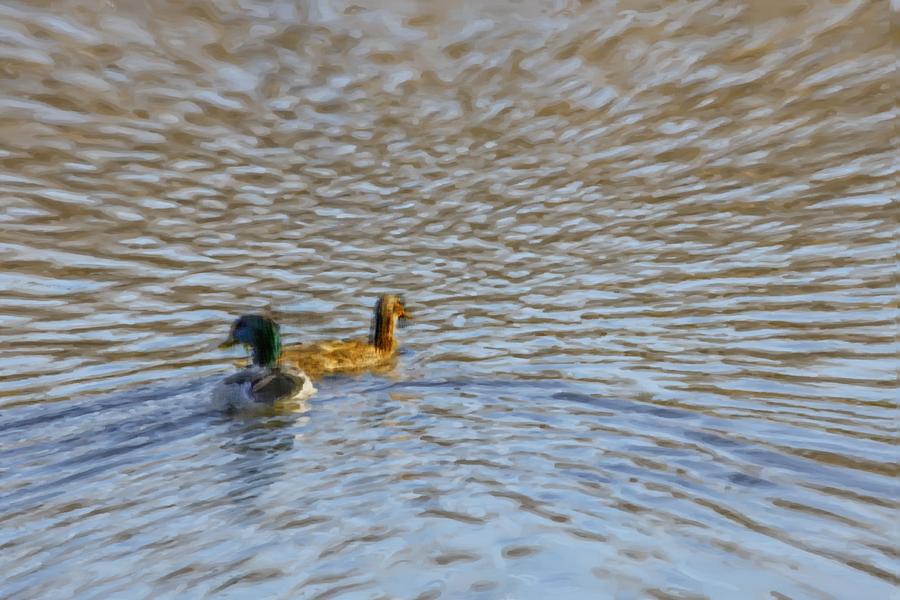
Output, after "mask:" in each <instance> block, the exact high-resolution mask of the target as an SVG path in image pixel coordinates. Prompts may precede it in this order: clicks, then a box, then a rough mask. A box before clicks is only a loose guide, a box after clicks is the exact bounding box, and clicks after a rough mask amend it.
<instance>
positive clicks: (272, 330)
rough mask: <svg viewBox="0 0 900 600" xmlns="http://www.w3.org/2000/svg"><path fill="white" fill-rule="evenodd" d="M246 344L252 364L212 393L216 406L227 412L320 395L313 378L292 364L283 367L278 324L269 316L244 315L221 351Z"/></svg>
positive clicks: (234, 326)
mask: <svg viewBox="0 0 900 600" xmlns="http://www.w3.org/2000/svg"><path fill="white" fill-rule="evenodd" d="M235 344H244V346H246V347H249V348H250V349H251V352H252V354H251V364H250V365H248V366H246V367H244V368H242V369H240V370H239V371H238V372H237V373H234V374H232V375H229V376H228V377H226V378H225V379H224V380H222V381H221V382H219V383H218V385H216V387H215V388H213V391H212V404H213V407H214V408H216V409H218V410H221V411H224V412H235V411H242V410H248V409H258V408H266V407H272V406H274V405H275V404H276V403H277V402H281V401H284V400H305V399H306V398H309V397H310V396H312V395H313V394H315V393H316V388H315V387H314V386H313V384H312V381H311V380H310V378H309V376H308V375H307V374H306V373H304V372H303V371H302V370H301V369H299V368H297V367H295V366H292V365H290V364H281V363H280V362H279V361H278V355H279V354H280V353H281V333H280V331H279V327H278V323H276V322H275V321H274V320H273V319H272V318H270V317H268V316H265V315H242V316H240V317H238V318H237V319H236V320H235V321H234V322H233V323H232V325H231V331H230V333H229V334H228V339H226V340H225V341H224V342H222V344H220V345H219V347H220V348H230V347H232V346H234V345H235Z"/></svg>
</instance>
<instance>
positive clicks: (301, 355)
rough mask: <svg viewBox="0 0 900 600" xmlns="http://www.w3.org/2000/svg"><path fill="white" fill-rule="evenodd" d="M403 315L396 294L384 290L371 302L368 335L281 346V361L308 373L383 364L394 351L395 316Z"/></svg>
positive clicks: (405, 315) (316, 375)
mask: <svg viewBox="0 0 900 600" xmlns="http://www.w3.org/2000/svg"><path fill="white" fill-rule="evenodd" d="M407 318H409V317H408V316H407V314H406V309H405V308H404V307H403V300H402V299H401V298H400V296H396V295H394V294H385V295H383V296H381V297H380V298H379V299H378V302H376V303H375V313H374V315H373V316H372V328H371V332H370V333H369V339H367V340H366V339H359V340H329V341H324V342H313V343H308V344H294V345H291V346H287V347H286V348H285V349H284V352H283V353H282V355H281V361H282V362H283V363H286V364H290V365H293V366H295V367H297V368H299V369H302V370H303V371H305V372H306V373H309V375H310V376H311V377H321V376H322V375H328V374H334V373H348V372H359V371H363V370H365V369H372V368H375V367H379V366H383V365H385V364H387V363H389V362H390V360H391V358H393V356H394V355H395V354H396V352H397V338H396V336H395V331H396V329H397V319H407Z"/></svg>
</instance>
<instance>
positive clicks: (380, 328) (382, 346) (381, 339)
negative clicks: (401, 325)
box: [369, 301, 397, 354]
mask: <svg viewBox="0 0 900 600" xmlns="http://www.w3.org/2000/svg"><path fill="white" fill-rule="evenodd" d="M386 308H387V307H386V306H384V303H383V302H381V301H379V302H378V304H377V305H376V306H375V314H374V316H373V317H372V332H371V333H370V334H369V343H370V344H372V345H373V346H375V349H376V350H377V351H378V352H381V353H383V354H393V352H394V351H395V350H396V349H397V338H396V337H394V330H395V329H396V328H397V317H396V316H395V315H393V314H390V313H388V312H387V310H386Z"/></svg>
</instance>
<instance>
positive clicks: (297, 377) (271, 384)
mask: <svg viewBox="0 0 900 600" xmlns="http://www.w3.org/2000/svg"><path fill="white" fill-rule="evenodd" d="M315 393H316V388H315V387H314V386H313V384H312V381H311V380H310V378H309V376H308V375H306V373H304V372H303V371H300V370H298V369H294V368H291V367H282V366H279V367H275V368H269V367H259V366H250V367H247V368H244V369H241V370H240V371H238V372H237V373H234V374H233V375H229V376H228V377H226V378H225V379H224V380H222V381H220V382H219V383H218V384H217V385H216V387H215V388H213V392H212V404H213V408H215V409H216V410H221V411H225V412H232V411H244V410H253V409H257V408H265V407H269V406H274V405H275V403H277V402H283V401H286V400H305V399H306V398H309V397H310V396H312V395H313V394H315Z"/></svg>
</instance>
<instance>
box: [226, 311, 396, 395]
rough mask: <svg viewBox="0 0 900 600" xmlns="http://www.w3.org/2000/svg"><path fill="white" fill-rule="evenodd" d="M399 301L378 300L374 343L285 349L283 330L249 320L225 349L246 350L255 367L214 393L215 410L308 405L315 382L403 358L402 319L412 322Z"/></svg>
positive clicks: (240, 323)
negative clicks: (399, 337)
mask: <svg viewBox="0 0 900 600" xmlns="http://www.w3.org/2000/svg"><path fill="white" fill-rule="evenodd" d="M406 318H408V317H407V314H406V309H405V308H404V306H403V301H402V299H401V298H400V297H399V296H396V295H393V294H386V295H384V296H381V297H380V298H379V299H378V302H376V304H375V311H374V314H373V316H372V328H371V332H370V333H369V337H368V339H357V340H328V341H322V342H313V343H306V344H292V345H289V346H285V347H284V348H282V345H281V334H280V331H279V327H278V324H277V323H276V322H275V321H274V320H272V319H271V318H270V317H268V316H264V315H243V316H241V317H239V318H238V319H237V320H236V321H235V322H234V323H233V324H232V326H231V332H230V333H229V335H228V339H227V340H225V342H224V343H223V344H221V346H220V347H223V348H228V347H231V346H234V345H235V344H243V345H244V346H246V347H248V348H249V349H250V351H251V355H250V358H251V364H250V365H249V366H247V367H245V368H243V369H241V370H239V371H238V372H237V373H235V374H233V375H231V376H229V377H227V378H226V379H225V380H223V381H222V382H220V383H219V384H218V385H217V386H216V387H215V389H214V390H213V395H212V398H213V405H214V406H215V407H216V408H218V409H220V410H225V411H234V410H243V409H248V408H257V407H266V406H272V405H274V404H275V403H276V402H279V401H282V400H292V399H294V400H302V399H305V398H309V397H310V396H312V395H313V394H314V393H315V392H316V388H315V387H314V386H313V383H312V382H313V379H318V378H319V377H322V376H323V375H331V374H339V373H352V372H360V371H364V370H366V369H372V368H376V367H379V366H383V365H384V364H386V363H388V362H389V361H390V360H391V358H393V356H394V355H395V354H396V352H397V338H396V333H395V332H396V328H397V320H398V319H406Z"/></svg>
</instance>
